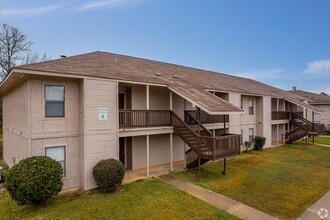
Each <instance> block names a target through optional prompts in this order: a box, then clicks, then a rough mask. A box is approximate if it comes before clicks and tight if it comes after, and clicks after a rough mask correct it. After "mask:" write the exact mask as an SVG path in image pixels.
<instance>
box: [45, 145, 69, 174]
mask: <svg viewBox="0 0 330 220" xmlns="http://www.w3.org/2000/svg"><path fill="white" fill-rule="evenodd" d="M46 156H48V157H50V158H52V159H54V160H56V161H57V162H59V163H60V164H61V165H62V168H63V176H65V147H64V146H60V147H47V148H46Z"/></svg>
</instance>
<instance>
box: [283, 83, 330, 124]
mask: <svg viewBox="0 0 330 220" xmlns="http://www.w3.org/2000/svg"><path fill="white" fill-rule="evenodd" d="M289 92H291V93H293V94H296V95H299V96H301V97H303V101H304V102H306V103H308V104H310V105H313V106H314V107H315V108H317V109H319V110H320V111H323V112H322V113H321V114H317V115H315V118H314V122H315V123H321V124H324V125H325V126H326V127H330V96H327V95H320V94H316V93H312V92H307V91H304V90H297V88H296V87H292V90H291V91H289Z"/></svg>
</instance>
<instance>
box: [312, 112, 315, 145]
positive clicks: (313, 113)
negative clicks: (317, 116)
mask: <svg viewBox="0 0 330 220" xmlns="http://www.w3.org/2000/svg"><path fill="white" fill-rule="evenodd" d="M312 132H314V111H312ZM312 136H313V144H314V137H315V135H314V134H313V135H312Z"/></svg>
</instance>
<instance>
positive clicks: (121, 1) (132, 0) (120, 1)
mask: <svg viewBox="0 0 330 220" xmlns="http://www.w3.org/2000/svg"><path fill="white" fill-rule="evenodd" d="M139 2H142V0H92V1H88V2H86V3H84V4H81V5H78V6H77V7H76V8H75V10H77V11H87V10H93V9H102V8H114V7H118V6H123V5H133V4H136V3H139Z"/></svg>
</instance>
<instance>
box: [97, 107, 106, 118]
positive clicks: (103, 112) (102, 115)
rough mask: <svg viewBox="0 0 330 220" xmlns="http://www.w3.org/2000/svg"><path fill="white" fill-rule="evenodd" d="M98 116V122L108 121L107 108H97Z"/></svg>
mask: <svg viewBox="0 0 330 220" xmlns="http://www.w3.org/2000/svg"><path fill="white" fill-rule="evenodd" d="M98 115H99V121H106V120H108V108H99V109H98Z"/></svg>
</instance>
